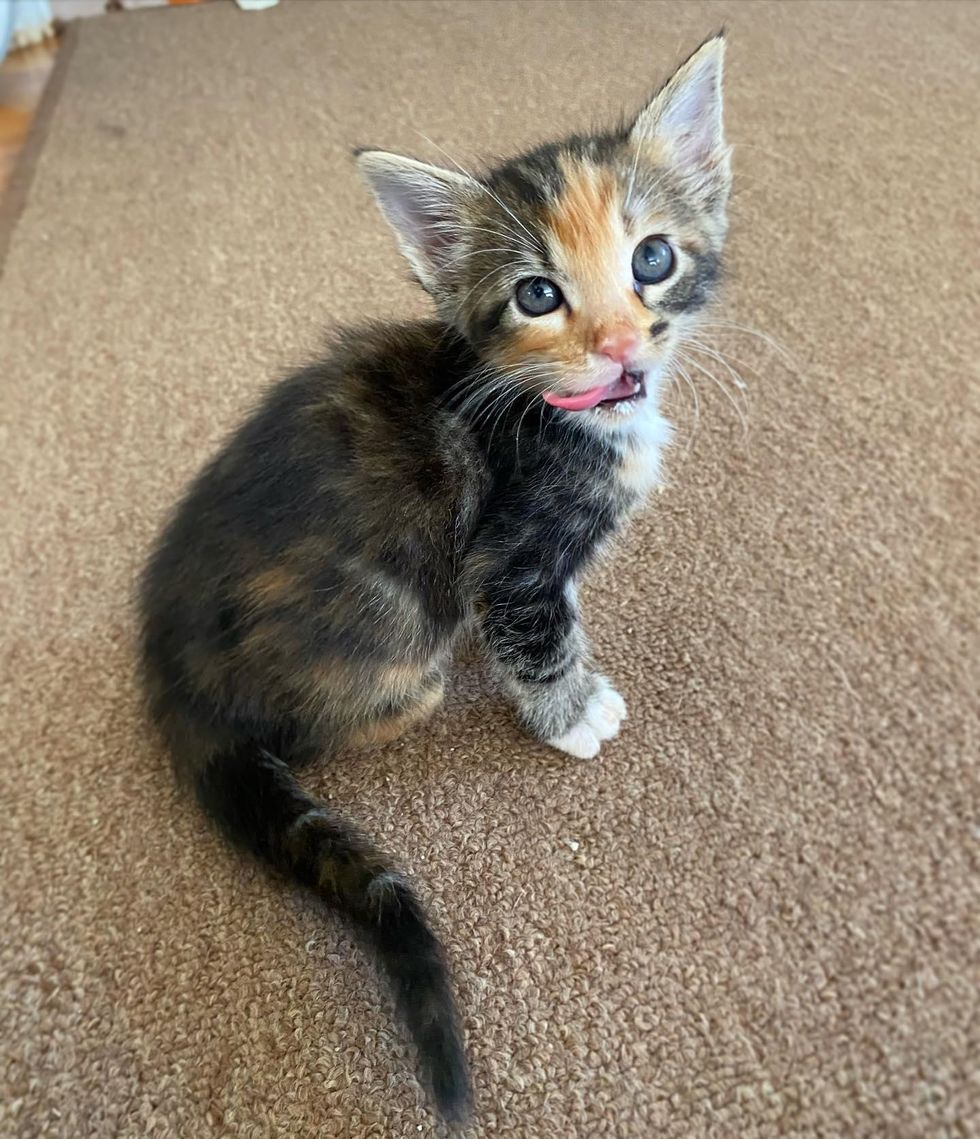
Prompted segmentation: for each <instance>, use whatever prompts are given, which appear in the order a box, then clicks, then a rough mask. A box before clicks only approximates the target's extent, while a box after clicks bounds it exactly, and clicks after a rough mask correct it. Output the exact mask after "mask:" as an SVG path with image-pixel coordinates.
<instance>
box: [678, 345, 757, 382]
mask: <svg viewBox="0 0 980 1139" xmlns="http://www.w3.org/2000/svg"><path fill="white" fill-rule="evenodd" d="M682 343H683V344H684V345H685V346H686V347H689V348H692V349H694V351H696V352H703V353H704V355H705V356H707V357H709V358H710V359H712V360H717V361H718V363H719V364H721V366H722V367H723V368H725V369H726V370H727V372H728V374H729V375H730V376H731V378H732V383H733V384H734V385H735V387H736V388H738V390H739V391H740V392H743V393H747V392H748V384H747V383H746V382H745V380H744V378H743V377H742V375H741V373H740V372H737V371H736V370H735V369H734V368H733V367H732V366H731V364H729V362H728V360H727V359H726V358H725V356H724V355H723V354H722V353H721V352H718V351H716V350H715V349H714V348H711V347H709V346H708V345H707V344H703V343H702V342H701V341H700V340H695V339H694V338H693V337H691V336H688V337H685V338H684V339H683V340H682Z"/></svg>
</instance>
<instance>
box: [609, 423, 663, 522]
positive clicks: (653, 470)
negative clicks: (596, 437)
mask: <svg viewBox="0 0 980 1139" xmlns="http://www.w3.org/2000/svg"><path fill="white" fill-rule="evenodd" d="M672 435H673V431H672V429H671V426H670V424H669V423H668V422H667V420H666V419H662V418H661V417H660V416H659V415H657V414H656V413H655V412H652V411H651V412H648V413H647V414H645V415H640V416H637V417H636V421H635V422H634V423H632V424H630V430H629V432H628V433H627V434H626V438H625V439H624V440H623V458H622V462H621V463H620V468H619V479H620V482H621V483H622V486H623V489H624V490H626V491H628V492H629V493H631V494H634V495H636V498H637V505H640V504H641V503H642V501H643V500H644V499H645V498H646V497H647V495H648V494H649V493H650V491H651V490H653V489H654V487H656V486H657V485H658V484H659V483H660V477H661V471H662V467H663V452H664V449H665V448H666V446H667V444H668V443H669V442H670V440H671V436H672Z"/></svg>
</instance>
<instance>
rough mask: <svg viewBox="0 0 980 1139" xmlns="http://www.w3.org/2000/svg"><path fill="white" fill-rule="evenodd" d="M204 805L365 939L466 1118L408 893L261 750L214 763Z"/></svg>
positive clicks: (435, 969)
mask: <svg viewBox="0 0 980 1139" xmlns="http://www.w3.org/2000/svg"><path fill="white" fill-rule="evenodd" d="M197 793H198V797H199V799H200V801H201V803H202V805H203V806H204V808H205V810H206V811H207V812H208V813H209V814H210V815H211V816H212V817H213V818H214V819H216V820H217V822H218V823H219V824H220V825H221V827H222V829H223V830H224V831H225V832H226V833H227V834H228V836H229V837H230V838H231V839H232V840H234V841H235V842H236V843H238V844H239V845H242V846H245V847H247V848H248V849H249V850H250V851H252V852H253V853H254V854H256V855H258V856H259V857H260V858H261V859H263V860H264V861H265V862H267V863H268V864H270V865H271V866H273V867H275V868H276V869H277V870H279V871H280V872H282V873H284V874H286V875H288V876H289V877H290V878H292V879H293V880H294V881H296V882H299V883H300V884H302V885H303V886H306V887H307V888H308V889H310V890H312V891H314V892H315V893H316V894H317V895H318V896H319V897H321V898H323V899H324V900H325V901H326V902H327V903H328V904H329V905H331V906H332V907H333V908H335V909H337V910H339V911H340V912H341V913H342V914H344V915H345V916H346V917H347V918H349V919H350V920H351V921H352V922H353V923H354V924H355V926H356V927H357V928H358V929H359V930H360V931H361V932H362V933H363V934H364V935H365V936H366V938H367V939H368V941H369V942H370V943H371V945H372V946H373V948H374V950H375V952H376V953H377V955H378V957H379V958H380V961H381V963H382V965H383V967H384V969H385V972H386V973H387V974H388V976H389V978H390V979H391V982H392V985H393V987H394V991H395V996H396V999H397V1003H398V1007H399V1010H400V1011H401V1014H402V1016H403V1017H404V1018H405V1021H406V1023H407V1025H408V1028H409V1031H410V1032H411V1035H412V1038H413V1039H414V1041H415V1044H416V1047H417V1049H418V1052H419V1059H420V1064H421V1068H422V1072H423V1075H424V1077H425V1082H426V1084H427V1085H428V1087H429V1088H430V1090H431V1093H432V1096H433V1099H434V1100H435V1103H436V1106H437V1107H438V1109H439V1111H440V1113H441V1114H442V1115H443V1116H444V1117H445V1118H446V1119H448V1120H450V1121H461V1120H463V1119H465V1117H466V1116H467V1114H468V1112H469V1108H470V1095H471V1093H470V1084H469V1076H468V1073H467V1067H466V1060H465V1057H464V1055H463V1044H462V1033H461V1031H460V1026H459V1017H458V1014H457V1011H456V1006H455V1003H454V1001H453V997H452V992H451V989H450V985H449V975H448V971H447V968H446V961H445V957H444V956H443V952H442V948H441V947H440V945H439V942H438V941H437V940H436V937H435V935H434V934H433V933H432V931H431V930H430V929H429V926H428V923H427V921H426V917H425V913H424V912H423V909H422V906H421V904H420V903H419V901H418V899H417V898H416V897H415V894H414V893H413V892H412V890H411V889H410V887H409V886H408V884H407V883H406V882H405V881H404V880H403V879H402V878H401V876H400V875H398V874H397V873H395V872H394V871H393V870H392V869H391V867H390V865H389V864H388V863H387V860H386V859H385V858H384V856H383V855H382V854H380V853H379V852H378V851H376V850H375V849H374V848H373V847H372V846H371V845H370V844H369V843H368V842H367V840H366V839H364V838H362V837H361V836H360V835H359V834H358V833H357V832H356V831H355V830H353V829H352V828H351V827H350V826H349V825H348V824H347V823H345V822H344V821H343V820H342V819H340V818H338V817H337V816H336V815H335V814H334V813H333V812H332V811H329V810H327V809H326V808H325V807H323V806H321V805H320V804H318V803H317V802H316V801H315V800H313V799H311V798H310V797H309V796H308V795H307V794H306V793H305V792H304V791H303V789H302V788H301V787H300V785H299V783H298V782H297V781H296V779H295V778H294V776H293V774H292V772H291V771H290V769H289V767H287V765H286V764H285V763H283V762H282V761H281V760H279V759H277V758H276V757H275V756H274V755H272V754H270V753H269V752H267V751H266V750H265V749H264V748H261V747H259V746H258V745H245V746H242V747H239V748H237V749H235V750H232V751H229V752H226V753H224V754H222V755H219V756H216V757H214V758H212V759H211V760H210V762H209V763H208V764H207V766H206V767H205V768H204V769H203V770H202V771H201V772H200V774H199V775H198V778H197Z"/></svg>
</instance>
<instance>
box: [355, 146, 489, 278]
mask: <svg viewBox="0 0 980 1139" xmlns="http://www.w3.org/2000/svg"><path fill="white" fill-rule="evenodd" d="M355 155H356V158H357V166H358V169H359V170H360V172H361V174H362V176H363V177H364V179H365V181H366V182H367V184H368V185H369V186H370V187H371V190H372V191H373V193H374V196H375V198H376V199H377V202H378V205H379V206H380V207H381V212H382V213H383V214H384V215H385V218H386V219H387V220H388V223H389V224H390V225H391V227H392V229H393V230H394V231H395V234H396V236H397V237H398V244H399V245H400V246H401V249H402V252H403V253H404V254H405V256H406V257H407V258H408V261H409V262H410V264H411V266H412V268H413V269H414V270H415V272H416V275H417V276H418V278H419V280H420V281H421V282H422V285H423V286H424V288H426V289H427V290H428V291H429V292H433V293H434V292H438V291H439V281H440V278H441V277H442V276H443V275H444V274H445V272H446V270H447V269H448V268H449V267H450V266H451V264H452V261H453V256H454V254H455V252H456V251H457V249H458V247H459V245H460V242H461V239H462V234H463V232H464V227H465V206H466V202H467V201H468V200H469V199H470V198H471V197H472V196H473V195H474V194H475V193H477V192H478V190H479V186H478V183H476V182H474V181H473V179H472V178H470V177H469V176H468V175H466V174H457V173H455V172H454V171H452V170H443V169H442V168H441V167H439V166H430V165H429V164H428V163H425V162H416V160H415V159H414V158H404V157H403V156H402V155H400V154H391V153H390V152H388V151H385V150H360V151H356V152H355Z"/></svg>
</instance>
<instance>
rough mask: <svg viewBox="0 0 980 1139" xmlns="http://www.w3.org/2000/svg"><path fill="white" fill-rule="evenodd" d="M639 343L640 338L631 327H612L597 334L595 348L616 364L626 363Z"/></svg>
mask: <svg viewBox="0 0 980 1139" xmlns="http://www.w3.org/2000/svg"><path fill="white" fill-rule="evenodd" d="M639 343H640V338H639V336H638V335H637V334H636V332H635V331H634V330H633V329H632V328H625V327H620V328H613V329H610V330H609V331H608V332H603V333H602V334H601V335H600V336H599V338H598V340H597V341H596V346H595V350H596V352H598V353H599V355H600V356H608V357H609V359H610V360H615V361H616V363H617V364H627V363H629V361H630V358H631V357H632V356H633V353H634V352H635V351H636V348H637V345H638V344H639Z"/></svg>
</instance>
